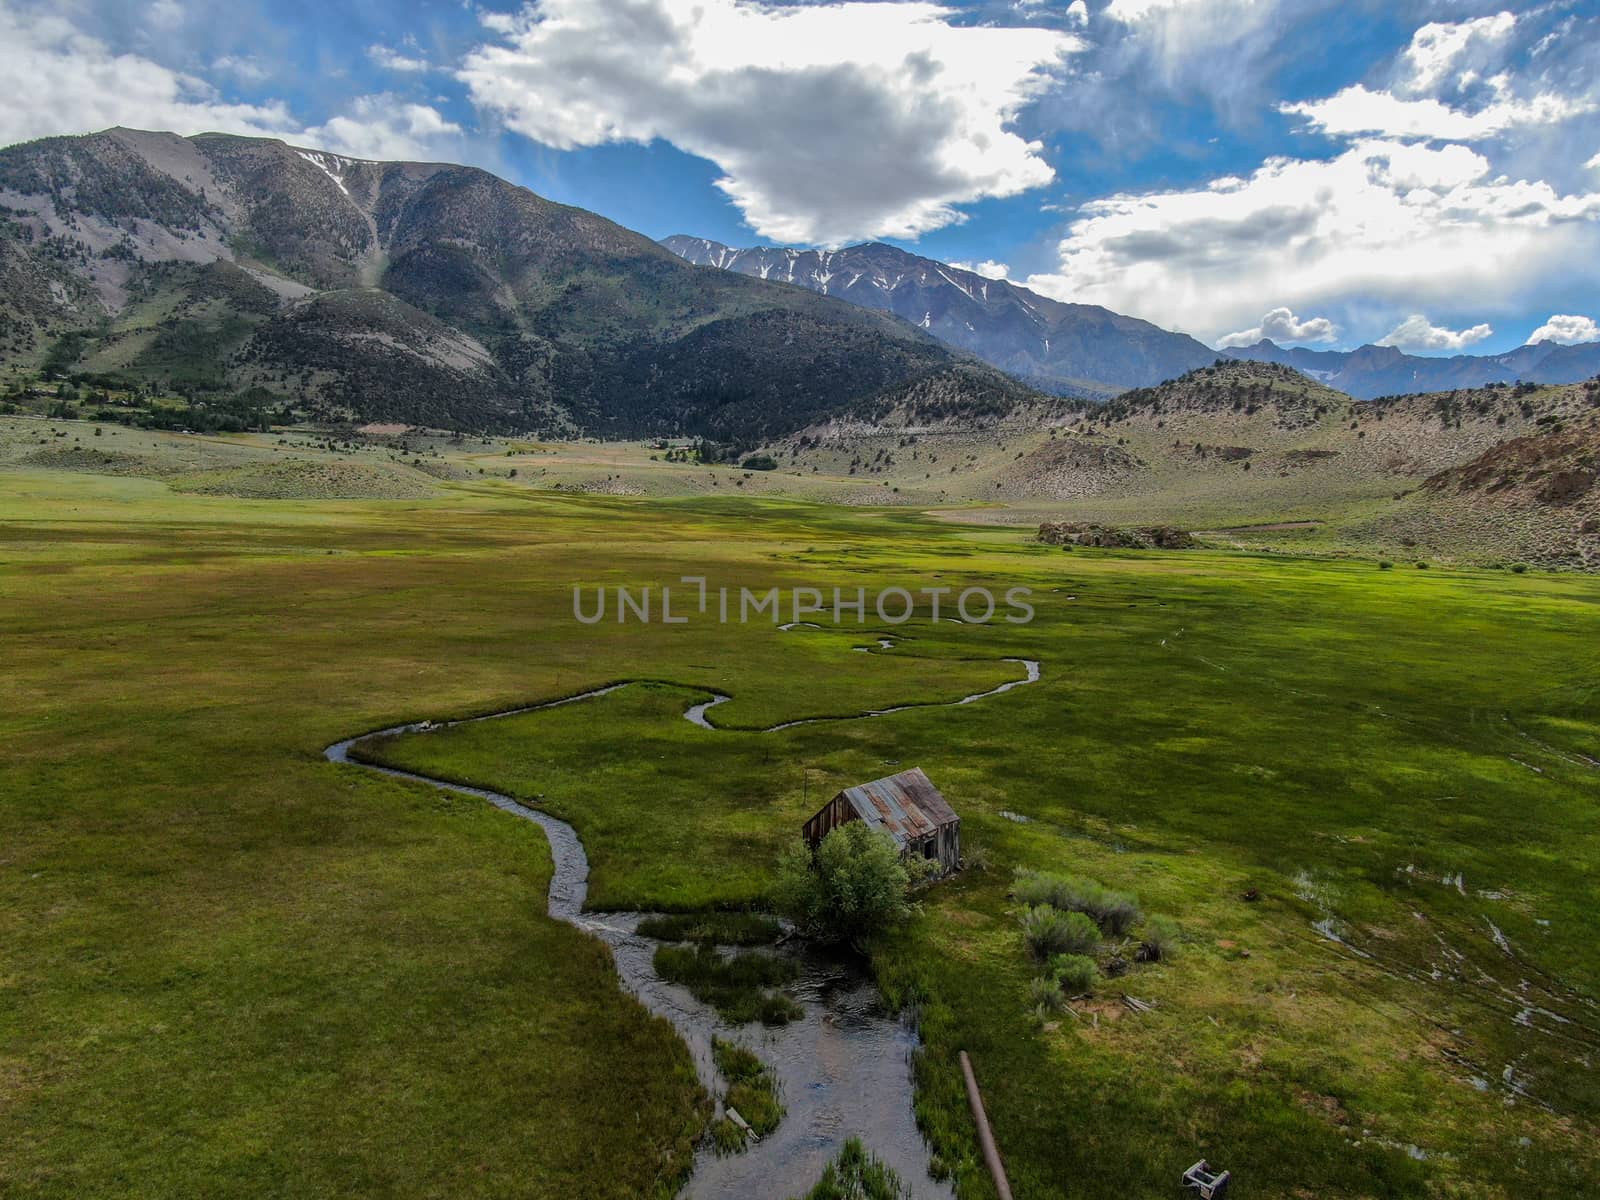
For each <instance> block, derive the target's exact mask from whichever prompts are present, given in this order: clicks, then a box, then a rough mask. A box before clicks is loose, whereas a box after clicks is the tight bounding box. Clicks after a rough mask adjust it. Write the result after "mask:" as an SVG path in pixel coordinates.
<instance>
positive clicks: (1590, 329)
mask: <svg viewBox="0 0 1600 1200" xmlns="http://www.w3.org/2000/svg"><path fill="white" fill-rule="evenodd" d="M1539 342H1560V343H1561V344H1562V345H1563V346H1576V345H1577V344H1578V343H1579V342H1600V325H1596V324H1595V320H1594V318H1593V317H1579V316H1574V315H1572V314H1570V313H1568V314H1565V315H1562V314H1558V315H1556V316H1552V317H1551V318H1550V319H1549V320H1548V321H1546V322H1545V323H1544V324H1543V325H1541V326H1539V328H1537V329H1535V330H1534V331H1533V332H1532V333H1530V334H1529V335H1528V345H1530V346H1533V345H1537V344H1538V343H1539Z"/></svg>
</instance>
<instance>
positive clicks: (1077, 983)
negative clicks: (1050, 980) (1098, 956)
mask: <svg viewBox="0 0 1600 1200" xmlns="http://www.w3.org/2000/svg"><path fill="white" fill-rule="evenodd" d="M1050 974H1051V975H1052V976H1054V977H1055V981H1056V986H1057V987H1058V988H1059V989H1060V990H1061V993H1062V995H1063V996H1081V995H1083V994H1084V993H1085V992H1089V991H1093V990H1094V981H1095V980H1096V979H1097V978H1098V977H1099V975H1100V971H1099V968H1098V967H1096V966H1095V962H1094V959H1092V958H1090V957H1089V956H1088V955H1087V954H1057V955H1054V956H1052V957H1051V959H1050Z"/></svg>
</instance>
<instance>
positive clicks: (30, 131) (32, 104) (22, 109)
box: [0, 3, 293, 144]
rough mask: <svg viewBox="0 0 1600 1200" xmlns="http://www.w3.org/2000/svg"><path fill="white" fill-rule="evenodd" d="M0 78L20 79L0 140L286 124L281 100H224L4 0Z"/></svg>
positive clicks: (4, 112)
mask: <svg viewBox="0 0 1600 1200" xmlns="http://www.w3.org/2000/svg"><path fill="white" fill-rule="evenodd" d="M174 7H175V6H174ZM180 15H181V10H180ZM0 78H5V79H11V80H27V86H26V87H13V88H12V89H10V91H9V93H8V95H7V97H6V103H5V104H4V105H0V144H10V143H11V142H20V141H24V140H26V139H29V138H36V137H44V136H47V135H49V134H56V133H87V132H90V131H92V130H96V129H105V128H108V127H109V126H112V125H131V126H136V127H140V128H144V129H171V130H174V131H176V132H178V133H202V132H208V131H216V132H222V133H247V134H268V135H270V134H275V133H277V132H279V131H281V130H283V129H284V128H286V127H289V126H291V125H292V124H293V122H292V120H291V118H290V116H289V112H288V109H287V107H286V106H284V105H283V104H281V103H277V102H274V103H271V104H266V105H256V104H230V103H226V102H224V101H223V100H221V99H220V98H219V97H218V96H217V94H216V92H215V91H214V90H213V89H212V88H211V87H210V86H209V85H208V84H206V83H205V82H204V81H203V80H200V79H197V78H195V77H193V76H190V75H184V74H180V73H179V72H176V71H173V70H170V69H169V68H167V67H164V66H161V65H160V64H159V63H155V62H152V61H151V60H150V59H147V58H142V57H140V56H139V55H136V54H116V53H113V52H112V50H111V49H110V47H108V46H107V45H106V44H105V43H104V42H102V41H99V40H98V39H96V38H93V37H89V36H87V35H86V34H83V33H81V32H79V30H78V29H77V28H76V27H75V26H74V25H72V24H71V23H70V22H68V21H66V20H65V19H63V18H61V17H59V16H55V15H53V14H47V13H43V12H39V11H33V12H27V13H23V12H19V11H18V10H16V9H15V8H13V7H11V6H10V5H7V4H4V3H0Z"/></svg>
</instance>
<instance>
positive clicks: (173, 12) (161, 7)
mask: <svg viewBox="0 0 1600 1200" xmlns="http://www.w3.org/2000/svg"><path fill="white" fill-rule="evenodd" d="M145 19H146V20H148V21H149V22H150V24H152V25H154V26H156V27H157V28H159V29H176V28H177V27H178V26H179V25H182V24H183V23H184V21H185V20H187V19H188V14H187V13H185V12H184V11H183V5H181V4H179V3H178V0H155V2H154V3H153V4H151V5H150V7H149V8H147V9H145Z"/></svg>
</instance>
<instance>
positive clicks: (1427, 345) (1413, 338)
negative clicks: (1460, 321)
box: [1378, 313, 1494, 350]
mask: <svg viewBox="0 0 1600 1200" xmlns="http://www.w3.org/2000/svg"><path fill="white" fill-rule="evenodd" d="M1493 333H1494V330H1493V329H1491V328H1489V326H1487V325H1474V326H1473V327H1472V328H1471V329H1446V328H1444V327H1443V326H1442V325H1435V324H1434V323H1433V322H1431V321H1429V320H1428V318H1427V317H1425V316H1423V315H1422V314H1421V313H1412V314H1411V315H1410V316H1409V317H1407V318H1406V319H1405V320H1404V321H1401V322H1400V324H1398V325H1396V326H1395V327H1394V328H1393V329H1392V330H1390V331H1389V332H1388V333H1387V334H1386V335H1384V336H1383V337H1382V338H1379V339H1378V345H1380V346H1393V347H1395V349H1397V350H1465V349H1466V348H1467V347H1468V346H1473V345H1476V344H1477V343H1479V342H1481V341H1483V339H1484V338H1486V337H1489V336H1490V335H1491V334H1493Z"/></svg>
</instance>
